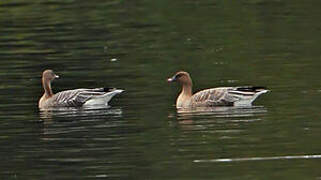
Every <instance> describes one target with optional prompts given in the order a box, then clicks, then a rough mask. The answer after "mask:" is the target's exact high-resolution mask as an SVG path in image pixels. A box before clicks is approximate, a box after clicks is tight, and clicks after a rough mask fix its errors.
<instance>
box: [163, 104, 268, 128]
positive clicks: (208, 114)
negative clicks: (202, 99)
mask: <svg viewBox="0 0 321 180" xmlns="http://www.w3.org/2000/svg"><path fill="white" fill-rule="evenodd" d="M267 112H268V110H267V108H265V107H263V106H249V107H233V106H231V107H226V106H224V107H197V108H183V109H178V110H177V114H176V118H177V120H178V121H177V123H178V124H177V125H178V126H181V127H182V128H183V129H184V130H206V129H213V125H215V124H216V125H218V124H227V123H229V124H231V123H232V124H239V123H250V122H255V121H260V120H261V116H262V115H264V114H266V113H267ZM169 117H173V115H170V116H169ZM215 131H218V130H215ZM220 131H226V132H227V131H228V132H230V131H231V132H232V131H233V132H234V131H237V129H224V130H222V129H221V130H220Z"/></svg>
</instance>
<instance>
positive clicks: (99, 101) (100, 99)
mask: <svg viewBox="0 0 321 180" xmlns="http://www.w3.org/2000/svg"><path fill="white" fill-rule="evenodd" d="M123 91H124V90H122V89H113V90H111V91H110V92H106V93H105V94H103V95H98V96H93V97H92V98H91V99H89V100H88V101H87V102H86V103H85V104H84V106H93V105H106V106H107V105H108V102H109V101H110V100H111V99H112V98H113V97H114V96H115V95H117V94H120V93H122V92H123Z"/></svg>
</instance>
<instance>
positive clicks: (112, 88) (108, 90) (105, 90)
mask: <svg viewBox="0 0 321 180" xmlns="http://www.w3.org/2000/svg"><path fill="white" fill-rule="evenodd" d="M115 89H116V88H114V87H104V92H110V91H113V90H115Z"/></svg>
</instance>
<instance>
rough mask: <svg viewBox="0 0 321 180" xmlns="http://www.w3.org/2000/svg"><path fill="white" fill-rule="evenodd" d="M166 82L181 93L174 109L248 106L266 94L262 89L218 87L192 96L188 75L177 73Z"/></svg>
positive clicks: (190, 81)
mask: <svg viewBox="0 0 321 180" xmlns="http://www.w3.org/2000/svg"><path fill="white" fill-rule="evenodd" d="M167 81H168V82H178V83H179V84H181V86H182V91H181V93H180V94H179V96H178V98H177V100H176V108H190V107H200V106H250V105H251V104H252V102H253V101H254V100H255V99H256V98H257V97H258V96H259V95H261V94H263V93H266V92H268V90H267V89H265V88H264V87H251V86H245V87H219V88H211V89H205V90H202V91H199V92H197V93H195V94H192V86H193V83H192V79H191V77H190V75H189V73H187V72H184V71H179V72H177V73H176V74H175V75H174V76H173V77H171V78H168V80H167Z"/></svg>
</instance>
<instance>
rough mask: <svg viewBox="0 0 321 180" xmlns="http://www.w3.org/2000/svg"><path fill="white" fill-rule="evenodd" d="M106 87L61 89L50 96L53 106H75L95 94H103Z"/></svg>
mask: <svg viewBox="0 0 321 180" xmlns="http://www.w3.org/2000/svg"><path fill="white" fill-rule="evenodd" d="M105 93H106V88H95V89H74V90H67V91H62V92H59V93H57V94H55V95H54V96H53V97H52V102H53V104H54V106H65V107H77V106H82V105H83V104H84V103H86V102H87V101H88V100H90V99H91V98H93V97H95V96H99V95H104V94H105Z"/></svg>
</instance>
